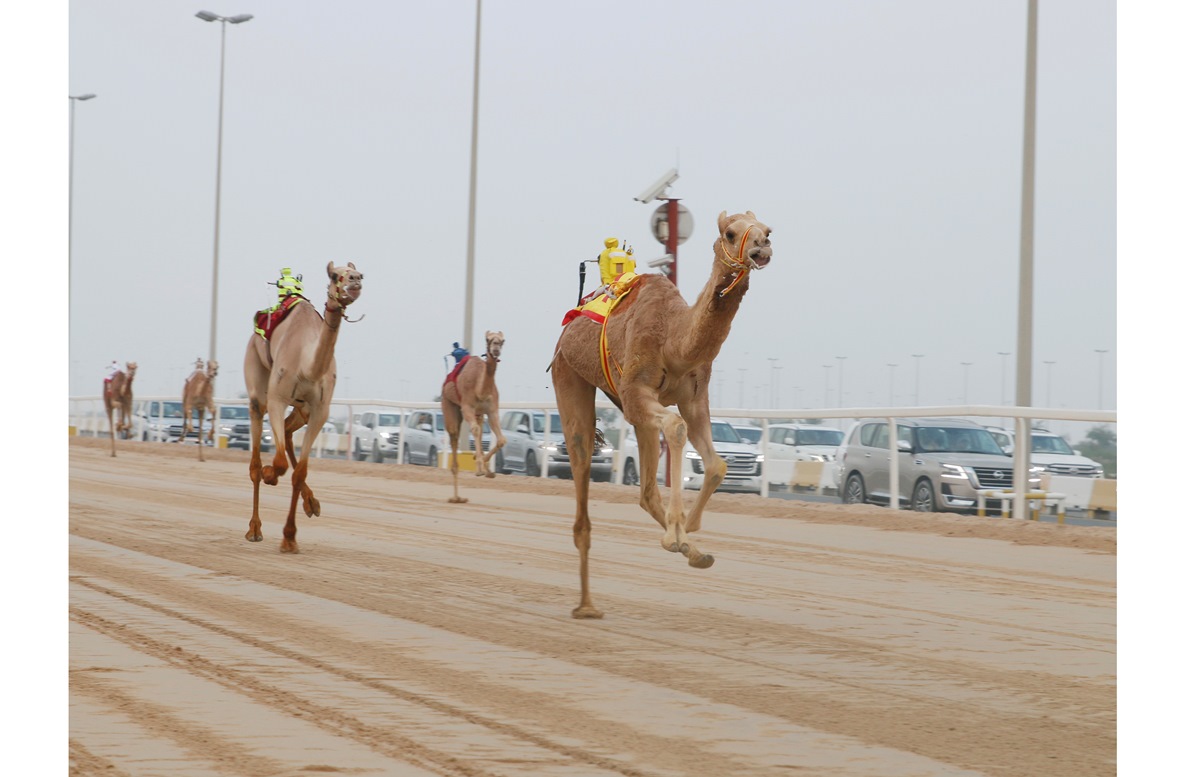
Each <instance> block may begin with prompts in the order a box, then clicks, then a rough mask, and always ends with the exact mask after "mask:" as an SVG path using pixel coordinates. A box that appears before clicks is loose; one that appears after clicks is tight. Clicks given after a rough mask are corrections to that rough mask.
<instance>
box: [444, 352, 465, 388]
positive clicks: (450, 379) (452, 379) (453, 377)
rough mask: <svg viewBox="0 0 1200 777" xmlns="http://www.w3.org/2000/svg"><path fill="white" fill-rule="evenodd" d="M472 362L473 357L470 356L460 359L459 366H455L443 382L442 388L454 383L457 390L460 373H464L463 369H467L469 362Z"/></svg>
mask: <svg viewBox="0 0 1200 777" xmlns="http://www.w3.org/2000/svg"><path fill="white" fill-rule="evenodd" d="M470 360H471V357H470V356H469V355H468V356H464V357H462V358H461V359H459V360H458V364H456V365H454V369H452V370H450V374H449V375H447V376H446V379H445V380H443V381H442V386H445V385H446V384H447V383H453V384H454V386H455V388H457V387H458V375H459V373H461V372H462V371H463V367H466V366H467V362H469V361H470Z"/></svg>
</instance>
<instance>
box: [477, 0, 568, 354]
mask: <svg viewBox="0 0 1200 777" xmlns="http://www.w3.org/2000/svg"><path fill="white" fill-rule="evenodd" d="M482 17H483V0H475V87H474V91H473V92H472V97H471V189H470V194H469V195H468V197H469V201H468V203H467V290H466V301H465V303H464V304H463V333H462V334H463V339H462V344H463V347H464V348H466V349H467V350H468V351H469V350H471V331H472V330H473V329H474V328H475V170H476V167H477V163H478V159H479V155H478V151H479V36H480V33H481V30H482V24H483V18H482ZM581 266H582V265H581Z"/></svg>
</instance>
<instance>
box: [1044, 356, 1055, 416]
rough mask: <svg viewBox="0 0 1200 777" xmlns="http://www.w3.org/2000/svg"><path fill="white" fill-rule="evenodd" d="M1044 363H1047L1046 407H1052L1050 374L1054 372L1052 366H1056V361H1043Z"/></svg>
mask: <svg viewBox="0 0 1200 777" xmlns="http://www.w3.org/2000/svg"><path fill="white" fill-rule="evenodd" d="M1042 364H1044V365H1046V407H1051V404H1050V375H1051V374H1052V368H1053V367H1054V362H1049V361H1043V362H1042Z"/></svg>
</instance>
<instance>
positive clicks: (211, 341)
mask: <svg viewBox="0 0 1200 777" xmlns="http://www.w3.org/2000/svg"><path fill="white" fill-rule="evenodd" d="M196 18H198V19H203V20H204V21H206V22H220V23H221V82H220V90H219V92H218V96H217V203H216V216H215V217H214V220H213V272H212V311H211V313H210V314H209V317H210V320H209V330H208V358H209V359H211V360H213V361H216V359H217V268H218V266H219V264H220V261H219V259H220V255H221V140H222V138H221V135H222V133H223V132H224V125H225V23H226V22H228V23H230V24H241V23H242V22H248V21H250V20H251V19H253V18H254V17H253V16H252V15H250V14H248V13H243V14H238V15H237V16H220V15H218V14H215V13H213V12H212V11H197V12H196Z"/></svg>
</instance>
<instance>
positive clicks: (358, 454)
mask: <svg viewBox="0 0 1200 777" xmlns="http://www.w3.org/2000/svg"><path fill="white" fill-rule="evenodd" d="M365 458H367V454H365V453H363V452H362V446H361V445H359V443H358V440H355V441H354V460H355V461H362V460H363V459H365Z"/></svg>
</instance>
